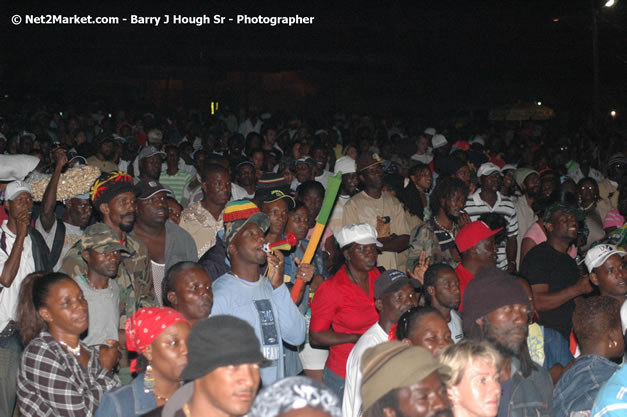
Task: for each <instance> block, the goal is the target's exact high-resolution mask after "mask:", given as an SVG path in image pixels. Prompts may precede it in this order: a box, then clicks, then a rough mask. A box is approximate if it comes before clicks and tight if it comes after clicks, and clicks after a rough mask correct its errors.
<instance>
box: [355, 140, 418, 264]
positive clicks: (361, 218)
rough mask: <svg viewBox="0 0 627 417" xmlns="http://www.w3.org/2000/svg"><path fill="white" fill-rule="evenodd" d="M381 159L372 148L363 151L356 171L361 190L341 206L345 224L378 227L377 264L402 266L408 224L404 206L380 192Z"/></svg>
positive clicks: (407, 240) (381, 180)
mask: <svg viewBox="0 0 627 417" xmlns="http://www.w3.org/2000/svg"><path fill="white" fill-rule="evenodd" d="M382 163H383V160H382V159H381V158H380V157H379V155H377V154H375V153H372V152H364V153H362V154H361V155H360V156H359V158H358V160H357V172H358V174H359V179H360V181H361V183H362V184H363V185H364V191H362V192H360V193H357V194H356V195H355V196H353V197H352V198H351V199H350V200H349V201H348V202H347V203H346V205H345V206H344V217H343V223H344V226H347V225H351V224H360V223H368V224H369V225H371V226H372V227H374V228H375V229H376V231H377V236H378V240H379V242H381V243H382V244H383V247H382V248H381V254H380V255H379V256H378V258H377V265H378V266H382V267H384V268H385V269H400V270H405V265H398V262H397V257H398V254H399V253H400V252H403V251H404V250H405V249H407V246H408V245H409V232H410V230H409V226H408V225H407V220H406V218H405V209H404V207H403V205H402V204H401V202H400V201H398V199H397V198H396V197H393V196H392V195H390V194H388V193H384V192H383V167H382ZM412 270H413V268H412Z"/></svg>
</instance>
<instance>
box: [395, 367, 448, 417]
mask: <svg viewBox="0 0 627 417" xmlns="http://www.w3.org/2000/svg"><path fill="white" fill-rule="evenodd" d="M398 400H399V401H398V402H399V411H400V413H401V416H398V415H397V416H396V417H452V416H453V413H452V411H451V403H450V401H449V399H448V395H447V390H446V385H444V383H443V382H442V378H441V377H440V375H439V374H438V373H437V372H432V373H431V374H429V376H427V377H426V378H425V379H423V380H422V381H420V382H418V383H416V384H414V385H411V386H409V387H405V388H401V389H399V391H398Z"/></svg>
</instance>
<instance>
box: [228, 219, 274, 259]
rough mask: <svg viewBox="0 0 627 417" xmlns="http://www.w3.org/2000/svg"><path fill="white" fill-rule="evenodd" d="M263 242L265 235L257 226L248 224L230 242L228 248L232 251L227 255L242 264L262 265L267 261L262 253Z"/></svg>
mask: <svg viewBox="0 0 627 417" xmlns="http://www.w3.org/2000/svg"><path fill="white" fill-rule="evenodd" d="M265 241H266V239H265V235H264V233H263V231H262V230H261V229H260V228H259V226H257V225H256V224H254V223H248V224H247V225H246V226H244V227H242V228H241V229H240V230H239V231H238V232H237V234H236V235H235V236H234V237H233V239H232V240H231V243H230V245H229V247H232V249H231V251H230V252H229V253H230V254H231V255H232V256H236V257H238V258H239V259H240V260H242V261H243V262H244V263H248V264H258V265H262V264H264V263H265V262H266V259H267V256H266V253H265V252H264V251H263V244H264V243H265ZM227 249H228V248H227Z"/></svg>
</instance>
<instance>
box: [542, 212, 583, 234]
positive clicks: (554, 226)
mask: <svg viewBox="0 0 627 417" xmlns="http://www.w3.org/2000/svg"><path fill="white" fill-rule="evenodd" d="M546 228H547V230H548V231H549V234H550V235H551V236H554V237H556V238H558V239H571V240H575V239H576V238H577V231H578V230H579V225H578V224H577V218H576V217H575V215H574V214H573V213H570V212H568V211H557V212H555V213H554V214H553V217H552V218H551V222H550V223H547V224H546Z"/></svg>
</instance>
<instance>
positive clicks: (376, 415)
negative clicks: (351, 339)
mask: <svg viewBox="0 0 627 417" xmlns="http://www.w3.org/2000/svg"><path fill="white" fill-rule="evenodd" d="M449 370H450V369H449V367H448V366H444V365H442V364H441V363H439V362H438V360H437V359H435V358H434V357H433V355H432V354H431V353H430V352H429V351H428V350H427V349H425V348H422V347H420V346H409V345H406V344H404V343H401V342H396V341H394V342H386V343H382V344H380V345H377V346H375V347H372V348H370V349H368V350H366V352H364V355H363V360H362V362H361V372H362V374H363V379H362V384H361V397H362V399H363V406H362V408H363V410H364V411H363V414H362V415H363V416H364V417H381V416H386V417H453V412H452V411H451V402H450V400H449V398H448V395H447V391H446V385H445V384H444V382H443V376H444V375H446V374H447V373H448V372H449Z"/></svg>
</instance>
